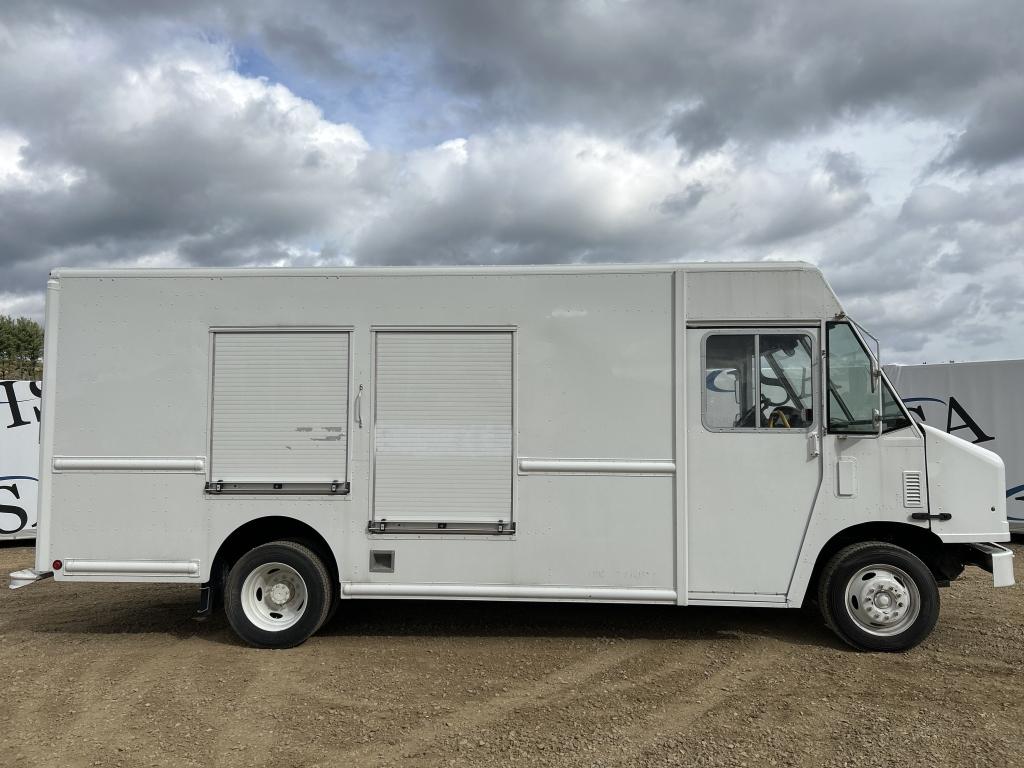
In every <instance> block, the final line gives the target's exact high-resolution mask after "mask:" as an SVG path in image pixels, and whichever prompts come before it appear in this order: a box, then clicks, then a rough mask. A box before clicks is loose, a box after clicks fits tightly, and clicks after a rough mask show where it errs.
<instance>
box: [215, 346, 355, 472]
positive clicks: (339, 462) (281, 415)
mask: <svg viewBox="0 0 1024 768" xmlns="http://www.w3.org/2000/svg"><path fill="white" fill-rule="evenodd" d="M348 344H349V335H348V333H344V332H336V331H330V332H327V331H287V332H285V331H273V332H248V333H246V332H217V333H215V334H214V362H213V439H212V446H211V457H210V465H211V479H212V480H214V481H221V480H223V481H225V482H257V483H258V482H271V483H273V482H278V483H330V482H334V481H339V482H340V481H344V480H345V477H346V471H347V466H348V465H347V462H348V378H349V377H348V357H349V355H348Z"/></svg>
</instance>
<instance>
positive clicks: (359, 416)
mask: <svg viewBox="0 0 1024 768" xmlns="http://www.w3.org/2000/svg"><path fill="white" fill-rule="evenodd" d="M355 412H356V424H358V425H359V428H360V429H362V428H363V385H362V384H360V385H359V391H358V392H357V393H356V402H355Z"/></svg>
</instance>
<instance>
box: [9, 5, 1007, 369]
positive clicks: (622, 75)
mask: <svg viewBox="0 0 1024 768" xmlns="http://www.w3.org/2000/svg"><path fill="white" fill-rule="evenodd" d="M1021 29H1024V6H1022V5H1021V4H1020V3H1016V2H993V3H986V4H984V5H979V4H977V3H969V2H931V3H928V4H924V3H891V2H890V3H881V2H867V3H861V4H857V5H842V4H824V3H810V2H789V3H772V4H768V3H757V2H738V3H730V4H727V5H723V4H688V3H687V4H683V3H660V2H615V3H612V2H564V3H563V2H559V3H555V2H533V1H525V2H516V3H509V2H484V1H470V0H463V1H456V0H447V1H438V2H430V3H421V2H413V1H412V0H410V1H409V2H381V3H362V2H350V3H349V2H327V0H322V1H317V0H314V1H312V2H300V3H293V4H291V5H289V6H288V8H287V9H286V10H283V9H282V8H281V6H280V5H279V4H276V3H270V2H263V1H262V0H252V1H251V2H245V3H243V2H238V3H207V2H198V1H195V2H192V1H191V0H182V1H180V2H175V3H170V2H155V3H144V4H141V3H134V2H128V1H127V0H121V1H120V2H118V1H117V0H109V1H106V2H105V1H104V0H81V1H80V2H71V1H69V0H56V1H55V2H50V3H46V4H40V3H36V2H29V1H28V0H8V2H7V3H5V4H4V6H3V8H2V9H0V72H2V73H3V77H0V270H2V272H0V274H2V275H3V283H2V284H0V311H3V312H11V311H15V312H27V313H29V314H34V315H38V314H39V312H40V311H41V295H42V287H43V285H44V283H45V276H46V273H47V271H48V270H49V269H50V268H52V267H54V266H57V265H134V266H185V265H257V264H258V265H280V266H285V265H334V264H339V265H340V264H356V263H365V264H433V263H538V262H588V261H627V262H640V261H666V260H670V261H681V260H694V259H702V260H703V259H724V260H735V259H752V260H760V259H805V260H809V261H813V262H815V263H818V264H820V265H821V266H822V268H823V269H824V270H825V273H826V276H827V277H829V279H830V280H831V281H832V283H833V285H834V287H835V288H836V290H837V291H838V292H839V294H840V297H841V298H842V299H843V300H844V301H845V302H846V303H847V304H848V305H849V307H850V309H851V312H854V313H856V315H857V316H858V318H859V319H860V320H861V322H863V323H864V324H865V325H867V326H868V327H870V328H871V329H872V330H873V331H874V332H875V333H876V335H879V336H880V337H881V338H882V341H883V344H884V345H885V348H886V349H888V350H890V351H891V352H892V354H893V355H894V356H896V357H898V358H899V359H901V360H906V361H920V360H921V359H929V358H932V359H950V358H956V359H979V358H984V357H1008V356H1019V355H1024V340H1022V339H1024V334H1022V332H1021V331H1022V330H1024V314H1022V302H1021V301H1020V296H1021V294H1020V290H1019V289H1021V287H1022V286H1021V274H1022V272H1024V270H1022V269H1021V266H1022V262H1024V254H1022V247H1021V245H1020V244H1021V243H1024V231H1022V229H1024V227H1022V224H1021V219H1020V213H1019V212H1020V211H1021V210H1022V208H1021V204H1022V203H1024V191H1022V190H1024V132H1022V131H1021V130H1020V126H1021V125H1022V124H1024V112H1022V106H1021V105H1022V104H1024V47H1022V46H1020V44H1019V33H1020V30H1021Z"/></svg>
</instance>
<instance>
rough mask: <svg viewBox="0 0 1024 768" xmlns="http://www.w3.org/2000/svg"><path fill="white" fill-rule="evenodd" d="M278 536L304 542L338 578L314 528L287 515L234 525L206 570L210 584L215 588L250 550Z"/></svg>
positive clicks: (335, 566) (324, 543)
mask: <svg viewBox="0 0 1024 768" xmlns="http://www.w3.org/2000/svg"><path fill="white" fill-rule="evenodd" d="M282 539H283V540H286V541H295V542H298V543H300V544H305V545H306V546H307V547H309V548H310V549H312V550H313V551H314V552H316V554H317V555H318V556H319V557H320V559H321V560H322V561H323V564H324V567H326V568H327V571H328V573H329V574H330V576H331V578H332V579H334V581H335V582H337V581H338V578H339V577H338V563H337V561H336V560H335V559H334V553H333V552H332V550H331V547H330V545H329V544H328V543H327V540H326V539H325V538H324V537H323V536H321V535H320V533H319V532H318V531H317V530H316V529H315V528H313V527H312V526H310V525H307V524H306V523H303V522H302V521H300V520H295V519H293V518H290V517H261V518H258V519H256V520H250V521H249V522H248V523H246V524H245V525H243V526H241V527H239V528H236V529H235V530H234V531H232V533H231V535H230V536H228V537H227V538H226V539H224V541H223V542H222V543H221V545H220V548H219V549H218V550H217V554H216V555H214V558H213V567H212V568H211V569H210V583H211V585H212V586H215V587H217V588H218V589H219V588H220V587H221V586H222V585H223V583H224V581H225V577H226V575H227V572H228V571H229V570H230V569H231V566H232V565H234V564H235V561H237V560H238V558H240V557H241V556H242V555H244V554H245V553H246V552H248V551H249V550H250V549H253V548H254V547H258V546H259V545H260V544H266V543H268V542H271V541H280V540H282Z"/></svg>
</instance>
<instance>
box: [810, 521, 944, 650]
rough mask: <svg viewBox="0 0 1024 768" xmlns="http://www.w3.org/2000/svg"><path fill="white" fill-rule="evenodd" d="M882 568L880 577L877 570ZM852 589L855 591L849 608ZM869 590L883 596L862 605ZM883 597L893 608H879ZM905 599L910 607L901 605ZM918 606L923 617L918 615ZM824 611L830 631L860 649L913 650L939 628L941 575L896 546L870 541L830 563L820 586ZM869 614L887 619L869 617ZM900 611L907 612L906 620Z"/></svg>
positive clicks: (852, 545) (854, 547)
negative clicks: (937, 578) (901, 598)
mask: <svg viewBox="0 0 1024 768" xmlns="http://www.w3.org/2000/svg"><path fill="white" fill-rule="evenodd" d="M876 567H877V568H878V569H879V571H878V572H877V573H876V572H874V571H873V570H872V569H874V568H876ZM865 569H866V572H865V573H863V574H862V575H860V576H858V574H861V573H862V572H863V571H865ZM890 569H892V570H890ZM855 577H856V581H854V578H855ZM909 582H912V584H910V583H909ZM879 585H881V586H879ZM848 588H850V591H852V592H853V594H852V596H851V597H850V599H849V605H848V604H847V602H848V600H847V597H848ZM868 590H871V591H872V592H877V594H872V595H869V596H868V599H866V600H864V601H863V603H862V602H861V600H860V599H859V598H860V597H863V596H864V594H865V592H867V591H868ZM883 592H886V597H885V599H886V601H887V605H884V606H882V605H881V604H880V603H879V604H874V603H873V602H872V601H873V600H875V599H877V597H878V596H880V595H881V594H882V593H883ZM915 592H916V593H915ZM901 594H902V595H904V602H899V603H898V602H896V600H897V599H898V597H897V596H898V595H901ZM915 603H916V607H917V614H916V616H913V615H912V607H913V605H914V604H915ZM818 606H819V608H820V609H821V614H822V617H823V618H824V619H825V623H826V624H827V625H828V627H829V628H830V629H831V630H832V631H833V632H835V633H836V634H837V635H839V637H840V638H841V639H842V640H843V641H844V642H846V643H848V644H850V645H852V646H853V647H854V648H858V649H860V650H862V651H888V652H898V651H907V650H910V649H911V648H913V647H914V646H916V645H917V644H918V643H920V642H921V641H922V640H924V639H925V638H926V637H928V635H930V634H931V632H932V630H933V629H934V628H935V623H936V622H937V621H938V619H939V589H938V585H937V584H936V583H935V576H934V575H933V574H932V572H931V570H930V569H929V568H928V566H927V565H925V564H924V563H923V562H922V561H921V559H920V558H919V557H917V555H915V554H913V553H912V552H910V551H908V550H906V549H903V548H902V547H897V546H896V545H894V544H887V543H885V542H881V541H865V542H861V543H859V544H851V545H850V546H848V547H846V548H844V549H841V550H840V551H839V552H837V553H836V554H835V555H834V556H833V557H832V559H831V560H829V561H828V564H827V565H826V566H825V568H824V570H822V572H821V579H820V580H819V582H818ZM869 611H874V612H875V615H876V616H881V617H883V618H881V619H876V618H875V616H868V615H866V614H867V613H868V612H869ZM899 611H904V614H903V616H902V617H900V616H899ZM907 611H910V613H907ZM869 625H870V626H869ZM886 632H888V633H889V634H885V633H886Z"/></svg>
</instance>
